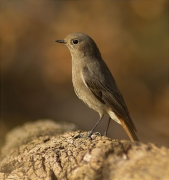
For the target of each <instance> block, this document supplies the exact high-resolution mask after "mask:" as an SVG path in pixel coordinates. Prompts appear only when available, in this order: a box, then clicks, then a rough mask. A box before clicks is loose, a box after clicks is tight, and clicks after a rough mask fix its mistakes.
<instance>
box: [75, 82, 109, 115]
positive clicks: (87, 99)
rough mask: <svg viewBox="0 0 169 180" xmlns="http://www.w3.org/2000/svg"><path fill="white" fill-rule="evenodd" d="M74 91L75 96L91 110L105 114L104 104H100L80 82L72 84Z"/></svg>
mask: <svg viewBox="0 0 169 180" xmlns="http://www.w3.org/2000/svg"><path fill="white" fill-rule="evenodd" d="M73 86H74V90H75V93H76V95H77V96H78V97H79V99H81V100H82V101H83V102H84V103H85V104H87V105H88V106H89V107H90V108H91V109H93V110H95V111H96V112H98V113H99V114H105V113H106V110H105V109H106V107H105V104H103V103H101V102H100V101H99V100H98V99H97V98H96V97H95V96H94V95H93V93H92V92H91V91H90V89H89V88H87V87H86V85H85V84H84V83H83V81H82V82H77V81H76V82H73Z"/></svg>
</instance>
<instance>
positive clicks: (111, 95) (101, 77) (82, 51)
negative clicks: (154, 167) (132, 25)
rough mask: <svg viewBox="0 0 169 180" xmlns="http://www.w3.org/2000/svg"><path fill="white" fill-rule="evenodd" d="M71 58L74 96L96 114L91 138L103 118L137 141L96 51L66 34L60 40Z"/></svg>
mask: <svg viewBox="0 0 169 180" xmlns="http://www.w3.org/2000/svg"><path fill="white" fill-rule="evenodd" d="M56 42H58V43H63V44H65V45H66V46H67V47H68V48H69V50H70V53H71V56H72V81H73V86H74V90H75V93H76V95H77V96H78V97H79V98H80V99H81V100H82V101H83V102H84V103H85V104H87V105H88V106H89V107H90V108H92V109H93V110H95V111H96V112H98V113H99V116H100V119H99V121H98V122H97V123H96V125H95V126H94V127H93V129H92V130H91V132H90V136H91V135H92V134H93V132H94V129H95V128H96V127H97V125H98V124H99V122H100V121H101V119H102V118H103V116H104V115H105V114H107V115H109V121H108V126H107V129H106V132H105V135H107V131H108V127H109V124H110V120H111V119H113V120H114V121H116V122H117V123H119V124H121V125H122V127H123V128H124V130H125V131H126V133H127V134H128V136H129V138H130V139H131V141H139V140H138V138H137V136H136V133H135V132H136V127H135V125H134V123H133V121H132V119H131V117H130V114H129V111H128V109H127V106H126V104H125V102H124V99H123V97H122V94H121V93H120V91H119V89H118V87H117V85H116V82H115V80H114V78H113V76H112V74H111V72H110V71H109V69H108V67H107V65H106V64H105V62H104V61H103V59H102V57H101V54H100V51H99V49H98V47H97V45H96V43H95V42H94V41H93V39H92V38H91V37H89V36H88V35H86V34H83V33H73V34H69V35H68V36H67V37H66V38H65V39H64V40H56Z"/></svg>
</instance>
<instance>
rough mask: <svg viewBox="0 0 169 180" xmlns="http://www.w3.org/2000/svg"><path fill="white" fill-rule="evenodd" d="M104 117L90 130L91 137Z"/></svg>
mask: <svg viewBox="0 0 169 180" xmlns="http://www.w3.org/2000/svg"><path fill="white" fill-rule="evenodd" d="M102 119H103V116H102V117H101V118H100V119H99V120H98V121H97V123H96V124H95V125H94V127H93V129H92V130H91V131H90V134H89V137H90V136H91V135H92V134H93V132H94V130H95V129H96V127H97V125H98V124H99V123H100V121H101V120H102Z"/></svg>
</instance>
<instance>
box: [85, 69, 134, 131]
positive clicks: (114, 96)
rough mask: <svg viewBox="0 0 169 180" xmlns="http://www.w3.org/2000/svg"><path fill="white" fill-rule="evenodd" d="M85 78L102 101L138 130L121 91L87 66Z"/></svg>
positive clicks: (88, 85)
mask: <svg viewBox="0 0 169 180" xmlns="http://www.w3.org/2000/svg"><path fill="white" fill-rule="evenodd" d="M83 79H84V81H85V84H86V86H87V87H88V88H89V89H90V90H91V92H92V93H93V94H94V96H95V97H96V98H97V99H98V100H99V101H100V102H102V103H104V104H106V105H108V106H109V107H110V108H111V109H112V111H113V112H114V113H115V114H116V115H117V116H119V117H121V118H122V119H124V120H125V122H126V123H127V124H128V125H129V126H130V127H132V128H133V129H134V130H135V131H136V127H135V125H134V123H133V121H132V119H131V118H130V115H129V112H128V109H127V106H126V105H125V102H124V99H123V97H122V95H121V93H120V91H117V90H113V88H112V87H109V84H107V83H105V82H104V83H103V82H101V80H100V79H99V77H98V76H97V75H96V74H94V73H92V72H91V71H90V70H89V69H88V68H87V67H86V66H85V67H84V69H83ZM115 86H116V85H115Z"/></svg>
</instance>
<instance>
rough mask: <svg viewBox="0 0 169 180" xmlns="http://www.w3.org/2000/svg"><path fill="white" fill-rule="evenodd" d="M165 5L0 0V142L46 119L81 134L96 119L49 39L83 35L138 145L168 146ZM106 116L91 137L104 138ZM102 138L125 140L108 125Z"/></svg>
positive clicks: (59, 48)
mask: <svg viewBox="0 0 169 180" xmlns="http://www.w3.org/2000/svg"><path fill="white" fill-rule="evenodd" d="M168 5H169V3H168V1H167V0H160V1H159V0H154V1H149V0H143V1H141V0H140V1H135V0H130V1H118V0H114V1H97V0H93V1H82V0H81V1H58V0H56V1H52V0H51V1H33V0H29V1H21V0H20V1H19V0H18V1H1V6H0V44H1V46H0V49H1V55H0V61H1V63H0V64H1V67H0V68H1V119H0V139H1V143H0V145H2V144H3V142H4V137H5V134H6V133H7V132H8V131H9V130H11V129H12V128H14V127H16V126H18V125H22V124H23V123H25V122H28V121H32V122H33V121H35V120H37V119H42V118H50V119H53V120H54V121H67V122H71V123H75V124H76V125H77V126H78V127H79V129H81V130H85V131H89V130H91V129H92V127H93V126H94V124H95V123H96V121H97V120H98V118H99V116H98V114H97V113H96V112H94V111H93V110H91V109H89V108H88V107H87V106H86V105H85V104H84V103H83V102H82V101H80V100H79V99H78V98H77V97H76V95H75V93H74V90H73V86H72V82H71V56H70V53H69V51H68V49H67V48H66V46H64V45H62V44H57V43H55V42H54V41H55V40H56V39H64V38H65V37H66V36H67V35H68V34H70V33H74V32H83V33H86V34H88V35H89V36H91V37H92V38H93V39H94V41H95V42H96V44H97V45H98V47H99V49H100V51H101V53H102V57H103V59H104V60H105V62H106V63H107V65H108V67H109V68H110V70H111V72H112V74H113V76H114V78H115V79H116V82H117V84H118V86H119V89H120V90H121V92H122V94H123V97H124V99H125V102H126V104H127V106H128V108H129V111H130V114H131V116H132V119H133V121H134V123H135V125H136V127H137V130H138V137H139V139H140V141H142V142H144V143H147V142H153V143H157V144H159V145H165V146H169V117H168V107H169V103H168V59H169V23H168V22H169V15H168ZM107 121H108V117H105V118H104V120H103V121H102V122H101V124H100V125H99V127H98V128H97V130H96V131H99V132H101V133H103V132H104V130H105V128H106V125H107ZM108 136H109V137H111V138H115V139H128V137H127V135H126V134H125V132H124V130H123V129H122V127H121V126H120V125H118V124H117V123H115V122H114V121H112V122H111V125H110V128H109V132H108Z"/></svg>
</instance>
